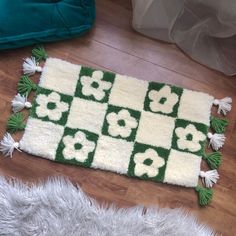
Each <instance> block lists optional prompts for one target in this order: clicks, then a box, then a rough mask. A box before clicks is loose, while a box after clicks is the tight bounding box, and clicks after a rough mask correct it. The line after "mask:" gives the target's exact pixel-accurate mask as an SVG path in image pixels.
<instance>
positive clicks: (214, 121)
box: [211, 116, 229, 134]
mask: <svg viewBox="0 0 236 236" xmlns="http://www.w3.org/2000/svg"><path fill="white" fill-rule="evenodd" d="M228 124H229V121H228V120H227V119H221V118H217V117H213V116H212V117H211V127H212V128H213V129H214V130H215V131H216V133H219V134H222V133H224V132H225V128H226V126H227V125H228Z"/></svg>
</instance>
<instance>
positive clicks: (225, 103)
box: [213, 97, 232, 115]
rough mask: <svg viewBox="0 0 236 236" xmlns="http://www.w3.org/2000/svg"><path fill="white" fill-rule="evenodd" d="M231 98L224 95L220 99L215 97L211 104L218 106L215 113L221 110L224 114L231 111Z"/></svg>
mask: <svg viewBox="0 0 236 236" xmlns="http://www.w3.org/2000/svg"><path fill="white" fill-rule="evenodd" d="M231 103H232V98H230V97H225V98H222V99H215V100H214V102H213V104H214V105H216V106H218V111H217V113H218V114H220V113H221V112H222V113H223V114H224V115H226V114H227V112H229V111H231V108H232V105H231Z"/></svg>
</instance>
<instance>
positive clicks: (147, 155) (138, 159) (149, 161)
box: [134, 149, 165, 178]
mask: <svg viewBox="0 0 236 236" xmlns="http://www.w3.org/2000/svg"><path fill="white" fill-rule="evenodd" d="M134 162H135V164H136V165H135V168H134V173H135V175H136V176H142V175H144V174H147V176H148V177H149V178H151V177H155V176H157V175H158V173H159V168H160V167H162V166H164V164H165V160H164V159H163V158H161V157H160V156H159V155H158V154H157V152H156V151H155V150H153V149H147V150H146V151H145V152H144V153H136V154H135V155H134Z"/></svg>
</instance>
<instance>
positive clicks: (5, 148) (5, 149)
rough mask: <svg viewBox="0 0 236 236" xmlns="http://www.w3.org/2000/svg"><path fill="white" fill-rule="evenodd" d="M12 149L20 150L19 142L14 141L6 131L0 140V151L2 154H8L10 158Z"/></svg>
mask: <svg viewBox="0 0 236 236" xmlns="http://www.w3.org/2000/svg"><path fill="white" fill-rule="evenodd" d="M14 149H17V150H18V151H20V152H21V150H20V149H19V143H18V142H15V141H14V139H13V138H12V136H11V135H10V134H9V133H6V134H5V135H4V137H3V139H2V141H1V142H0V152H2V153H3V155H5V156H10V157H11V158H12V153H13V151H14Z"/></svg>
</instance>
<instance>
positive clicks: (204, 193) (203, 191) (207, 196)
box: [195, 186, 213, 206]
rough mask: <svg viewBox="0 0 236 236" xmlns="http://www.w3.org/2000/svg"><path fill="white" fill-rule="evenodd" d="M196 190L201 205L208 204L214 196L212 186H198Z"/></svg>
mask: <svg viewBox="0 0 236 236" xmlns="http://www.w3.org/2000/svg"><path fill="white" fill-rule="evenodd" d="M195 190H196V191H197V193H198V202H199V205H200V206H206V205H207V204H209V203H210V202H211V200H212V197H213V190H212V189H210V188H203V187H200V186H197V187H196V188H195Z"/></svg>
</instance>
